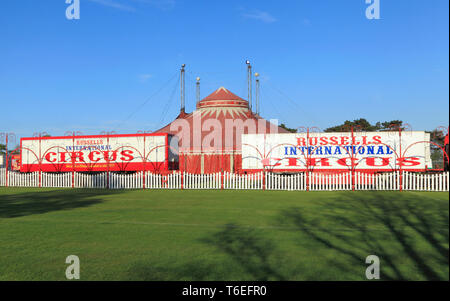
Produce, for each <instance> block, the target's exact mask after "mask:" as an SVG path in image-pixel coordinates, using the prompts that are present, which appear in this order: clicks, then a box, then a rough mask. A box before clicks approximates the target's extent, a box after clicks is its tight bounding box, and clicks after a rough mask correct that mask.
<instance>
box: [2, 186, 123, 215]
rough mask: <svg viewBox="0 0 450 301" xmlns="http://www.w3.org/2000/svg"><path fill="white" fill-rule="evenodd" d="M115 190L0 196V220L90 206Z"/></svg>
mask: <svg viewBox="0 0 450 301" xmlns="http://www.w3.org/2000/svg"><path fill="white" fill-rule="evenodd" d="M118 192H120V191H115V190H109V191H106V190H79V189H76V190H70V189H61V190H43V191H33V192H21V193H14V194H1V195H0V218H14V217H21V216H27V215H33V214H42V213H47V212H51V211H58V210H68V209H74V208H81V207H87V206H92V205H95V204H98V203H101V202H102V198H101V196H102V195H108V194H112V193H118Z"/></svg>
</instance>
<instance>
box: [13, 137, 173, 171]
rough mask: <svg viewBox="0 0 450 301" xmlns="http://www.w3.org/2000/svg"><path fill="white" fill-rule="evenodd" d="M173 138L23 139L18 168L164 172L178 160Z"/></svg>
mask: <svg viewBox="0 0 450 301" xmlns="http://www.w3.org/2000/svg"><path fill="white" fill-rule="evenodd" d="M175 139H176V137H173V136H171V135H167V134H129V135H98V136H74V137H71V136H65V137H42V138H22V139H21V141H20V144H21V169H20V170H21V171H22V172H31V171H36V170H42V171H47V172H65V171H106V170H110V171H136V170H144V169H145V170H151V171H163V170H168V169H170V168H171V166H172V165H176V163H177V162H178V154H177V152H178V151H177V145H178V142H177V141H172V140H175ZM171 143H172V144H173V145H172V146H171V145H170V144H171Z"/></svg>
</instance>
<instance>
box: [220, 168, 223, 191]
mask: <svg viewBox="0 0 450 301" xmlns="http://www.w3.org/2000/svg"><path fill="white" fill-rule="evenodd" d="M220 189H221V190H223V168H222V170H221V171H220Z"/></svg>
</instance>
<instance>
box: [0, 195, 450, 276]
mask: <svg viewBox="0 0 450 301" xmlns="http://www.w3.org/2000/svg"><path fill="white" fill-rule="evenodd" d="M448 219H449V194H448V193H427V192H423V193H422V192H420V193H419V192H287V191H280V192H274V191H212V190H206V191H187V190H185V191H180V190H174V191H162V190H147V191H141V190H135V191H111V190H73V189H33V188H27V189H20V188H0V280H65V269H66V267H67V266H68V265H67V264H66V263H65V258H66V257H67V256H68V255H72V254H74V255H77V256H78V257H79V258H80V263H81V280H365V270H366V267H367V266H368V265H367V264H366V263H365V259H366V257H367V256H368V255H371V254H374V255H377V256H378V257H379V258H380V261H381V266H380V271H381V273H380V274H381V279H382V280H391V279H399V280H402V279H408V280H435V279H437V280H448V279H449V257H448V255H449V233H448V230H449V224H448Z"/></svg>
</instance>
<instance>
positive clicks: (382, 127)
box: [324, 118, 405, 132]
mask: <svg viewBox="0 0 450 301" xmlns="http://www.w3.org/2000/svg"><path fill="white" fill-rule="evenodd" d="M351 127H353V128H354V130H358V131H364V132H377V131H392V130H397V129H398V128H399V127H400V128H402V129H403V130H404V129H405V127H404V125H403V121H401V120H391V121H385V122H377V123H375V124H371V123H370V122H369V121H367V120H366V119H365V118H359V119H355V120H353V121H350V120H346V121H345V122H344V123H343V124H340V125H336V126H333V127H329V128H327V129H325V130H324V132H348V131H350V130H351Z"/></svg>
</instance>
